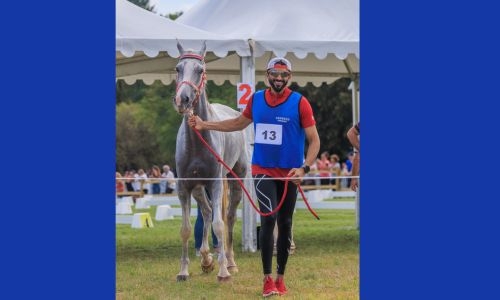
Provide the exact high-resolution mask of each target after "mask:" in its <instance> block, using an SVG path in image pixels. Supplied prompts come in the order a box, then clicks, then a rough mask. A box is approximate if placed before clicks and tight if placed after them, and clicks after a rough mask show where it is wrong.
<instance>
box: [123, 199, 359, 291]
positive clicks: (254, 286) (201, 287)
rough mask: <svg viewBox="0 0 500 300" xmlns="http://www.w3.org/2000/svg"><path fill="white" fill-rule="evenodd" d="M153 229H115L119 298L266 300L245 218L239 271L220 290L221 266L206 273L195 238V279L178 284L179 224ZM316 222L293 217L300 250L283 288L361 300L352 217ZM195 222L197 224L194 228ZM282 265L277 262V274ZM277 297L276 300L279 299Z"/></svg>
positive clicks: (301, 212)
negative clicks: (246, 247) (245, 247)
mask: <svg viewBox="0 0 500 300" xmlns="http://www.w3.org/2000/svg"><path fill="white" fill-rule="evenodd" d="M155 209H156V207H152V208H151V209H149V210H139V211H140V212H150V214H151V217H152V218H153V223H154V227H153V228H142V229H134V228H131V227H130V225H123V224H117V225H116V298H117V299H124V300H125V299H239V300H241V299H258V298H262V296H261V292H262V267H261V261H260V253H259V252H255V253H249V252H242V251H241V249H242V244H241V226H242V223H241V222H242V221H241V219H239V220H238V222H237V224H236V230H235V232H236V234H235V241H236V244H235V248H234V249H235V255H236V263H237V264H238V268H239V272H238V273H236V274H233V276H232V280H231V281H230V282H229V283H218V282H217V279H216V276H217V270H218V266H216V269H215V270H214V271H213V272H212V273H210V274H204V273H202V271H201V268H200V263H199V260H198V258H197V257H196V256H195V254H194V246H193V245H194V237H193V235H191V239H190V243H189V245H190V259H191V264H190V266H189V271H190V274H191V276H190V278H189V280H188V281H186V282H177V281H176V275H177V273H178V272H179V268H180V256H181V239H180V235H179V231H180V223H181V218H180V217H176V218H175V219H174V220H165V221H155V220H154V216H155ZM316 212H317V213H318V215H319V217H320V218H321V219H320V220H316V219H315V218H314V217H313V216H312V215H311V214H310V213H309V211H307V210H306V209H298V210H297V212H296V214H295V216H294V241H295V243H296V246H297V249H296V251H295V253H294V254H293V255H291V256H290V257H289V260H288V264H287V270H286V274H285V282H286V284H287V287H288V290H289V293H288V295H286V296H284V297H282V298H288V299H342V300H344V299H346V300H348V299H359V231H358V230H357V229H356V226H355V215H354V211H353V210H317V211H316ZM194 221H195V219H194V218H192V219H191V224H192V226H193V227H194ZM275 263H276V259H274V261H273V264H274V266H273V268H275ZM276 297H277V296H273V297H271V298H276Z"/></svg>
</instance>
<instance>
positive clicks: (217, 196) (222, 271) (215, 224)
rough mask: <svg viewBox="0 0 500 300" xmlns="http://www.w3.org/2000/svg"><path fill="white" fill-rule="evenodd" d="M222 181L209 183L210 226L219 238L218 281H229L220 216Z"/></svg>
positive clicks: (222, 222) (229, 275)
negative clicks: (211, 214) (211, 218)
mask: <svg viewBox="0 0 500 300" xmlns="http://www.w3.org/2000/svg"><path fill="white" fill-rule="evenodd" d="M222 185H223V184H222V181H214V182H213V183H212V185H211V187H212V188H211V190H210V191H211V193H210V196H211V197H212V211H213V221H212V228H213V230H214V233H215V235H216V236H217V239H218V240H219V245H218V246H219V249H220V251H219V257H218V259H217V261H218V262H219V273H217V279H218V280H219V282H222V281H229V280H230V279H231V274H230V273H229V271H228V270H227V258H226V249H225V243H224V241H225V233H224V220H223V218H222Z"/></svg>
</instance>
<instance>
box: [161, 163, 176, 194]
mask: <svg viewBox="0 0 500 300" xmlns="http://www.w3.org/2000/svg"><path fill="white" fill-rule="evenodd" d="M161 177H162V178H165V179H164V180H163V181H162V184H163V188H162V193H166V194H170V193H173V192H174V190H175V187H176V182H175V176H174V172H172V171H171V170H170V166H169V165H164V166H163V173H162V174H161Z"/></svg>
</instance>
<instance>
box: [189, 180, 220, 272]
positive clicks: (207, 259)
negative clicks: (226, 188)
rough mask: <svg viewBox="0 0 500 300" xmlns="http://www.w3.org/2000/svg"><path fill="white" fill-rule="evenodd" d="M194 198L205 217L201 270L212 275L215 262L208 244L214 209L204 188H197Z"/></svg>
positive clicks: (194, 191)
mask: <svg viewBox="0 0 500 300" xmlns="http://www.w3.org/2000/svg"><path fill="white" fill-rule="evenodd" d="M193 197H194V198H195V199H196V202H197V203H198V206H199V207H200V210H201V215H202V216H203V238H202V242H201V247H200V255H201V270H202V271H203V272H204V273H210V272H212V271H213V270H214V267H215V262H214V259H213V257H212V255H211V254H210V246H209V243H208V236H209V234H210V233H209V231H210V226H211V222H212V209H211V208H210V205H209V203H208V199H207V196H206V193H205V190H204V188H203V187H197V188H195V189H194V190H193Z"/></svg>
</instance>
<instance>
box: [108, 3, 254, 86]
mask: <svg viewBox="0 0 500 300" xmlns="http://www.w3.org/2000/svg"><path fill="white" fill-rule="evenodd" d="M177 39H179V41H180V42H181V43H182V46H183V47H184V48H185V49H188V48H193V49H199V48H201V45H202V42H203V41H206V43H207V52H208V53H207V57H206V61H207V62H210V61H213V60H217V59H219V58H221V57H226V56H228V55H233V56H238V55H239V56H249V55H250V47H249V45H248V42H247V41H246V40H245V39H240V38H227V37H225V36H222V35H220V34H216V33H211V32H207V31H204V30H200V29H197V28H194V27H191V26H188V25H184V24H180V23H177V22H174V21H172V20H170V19H168V18H165V17H162V16H159V15H157V14H154V13H152V12H150V11H147V10H145V9H142V8H140V7H138V6H137V5H135V4H133V3H130V2H129V1H127V0H116V77H117V78H118V79H125V81H126V82H127V83H129V84H131V83H134V82H135V81H136V80H137V79H143V80H144V81H145V82H146V83H148V84H151V83H153V82H154V80H158V79H159V80H162V81H163V82H164V83H165V84H169V83H171V82H172V80H175V72H174V67H175V65H176V64H177V62H178V59H177V57H178V56H179V51H178V49H177Z"/></svg>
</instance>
